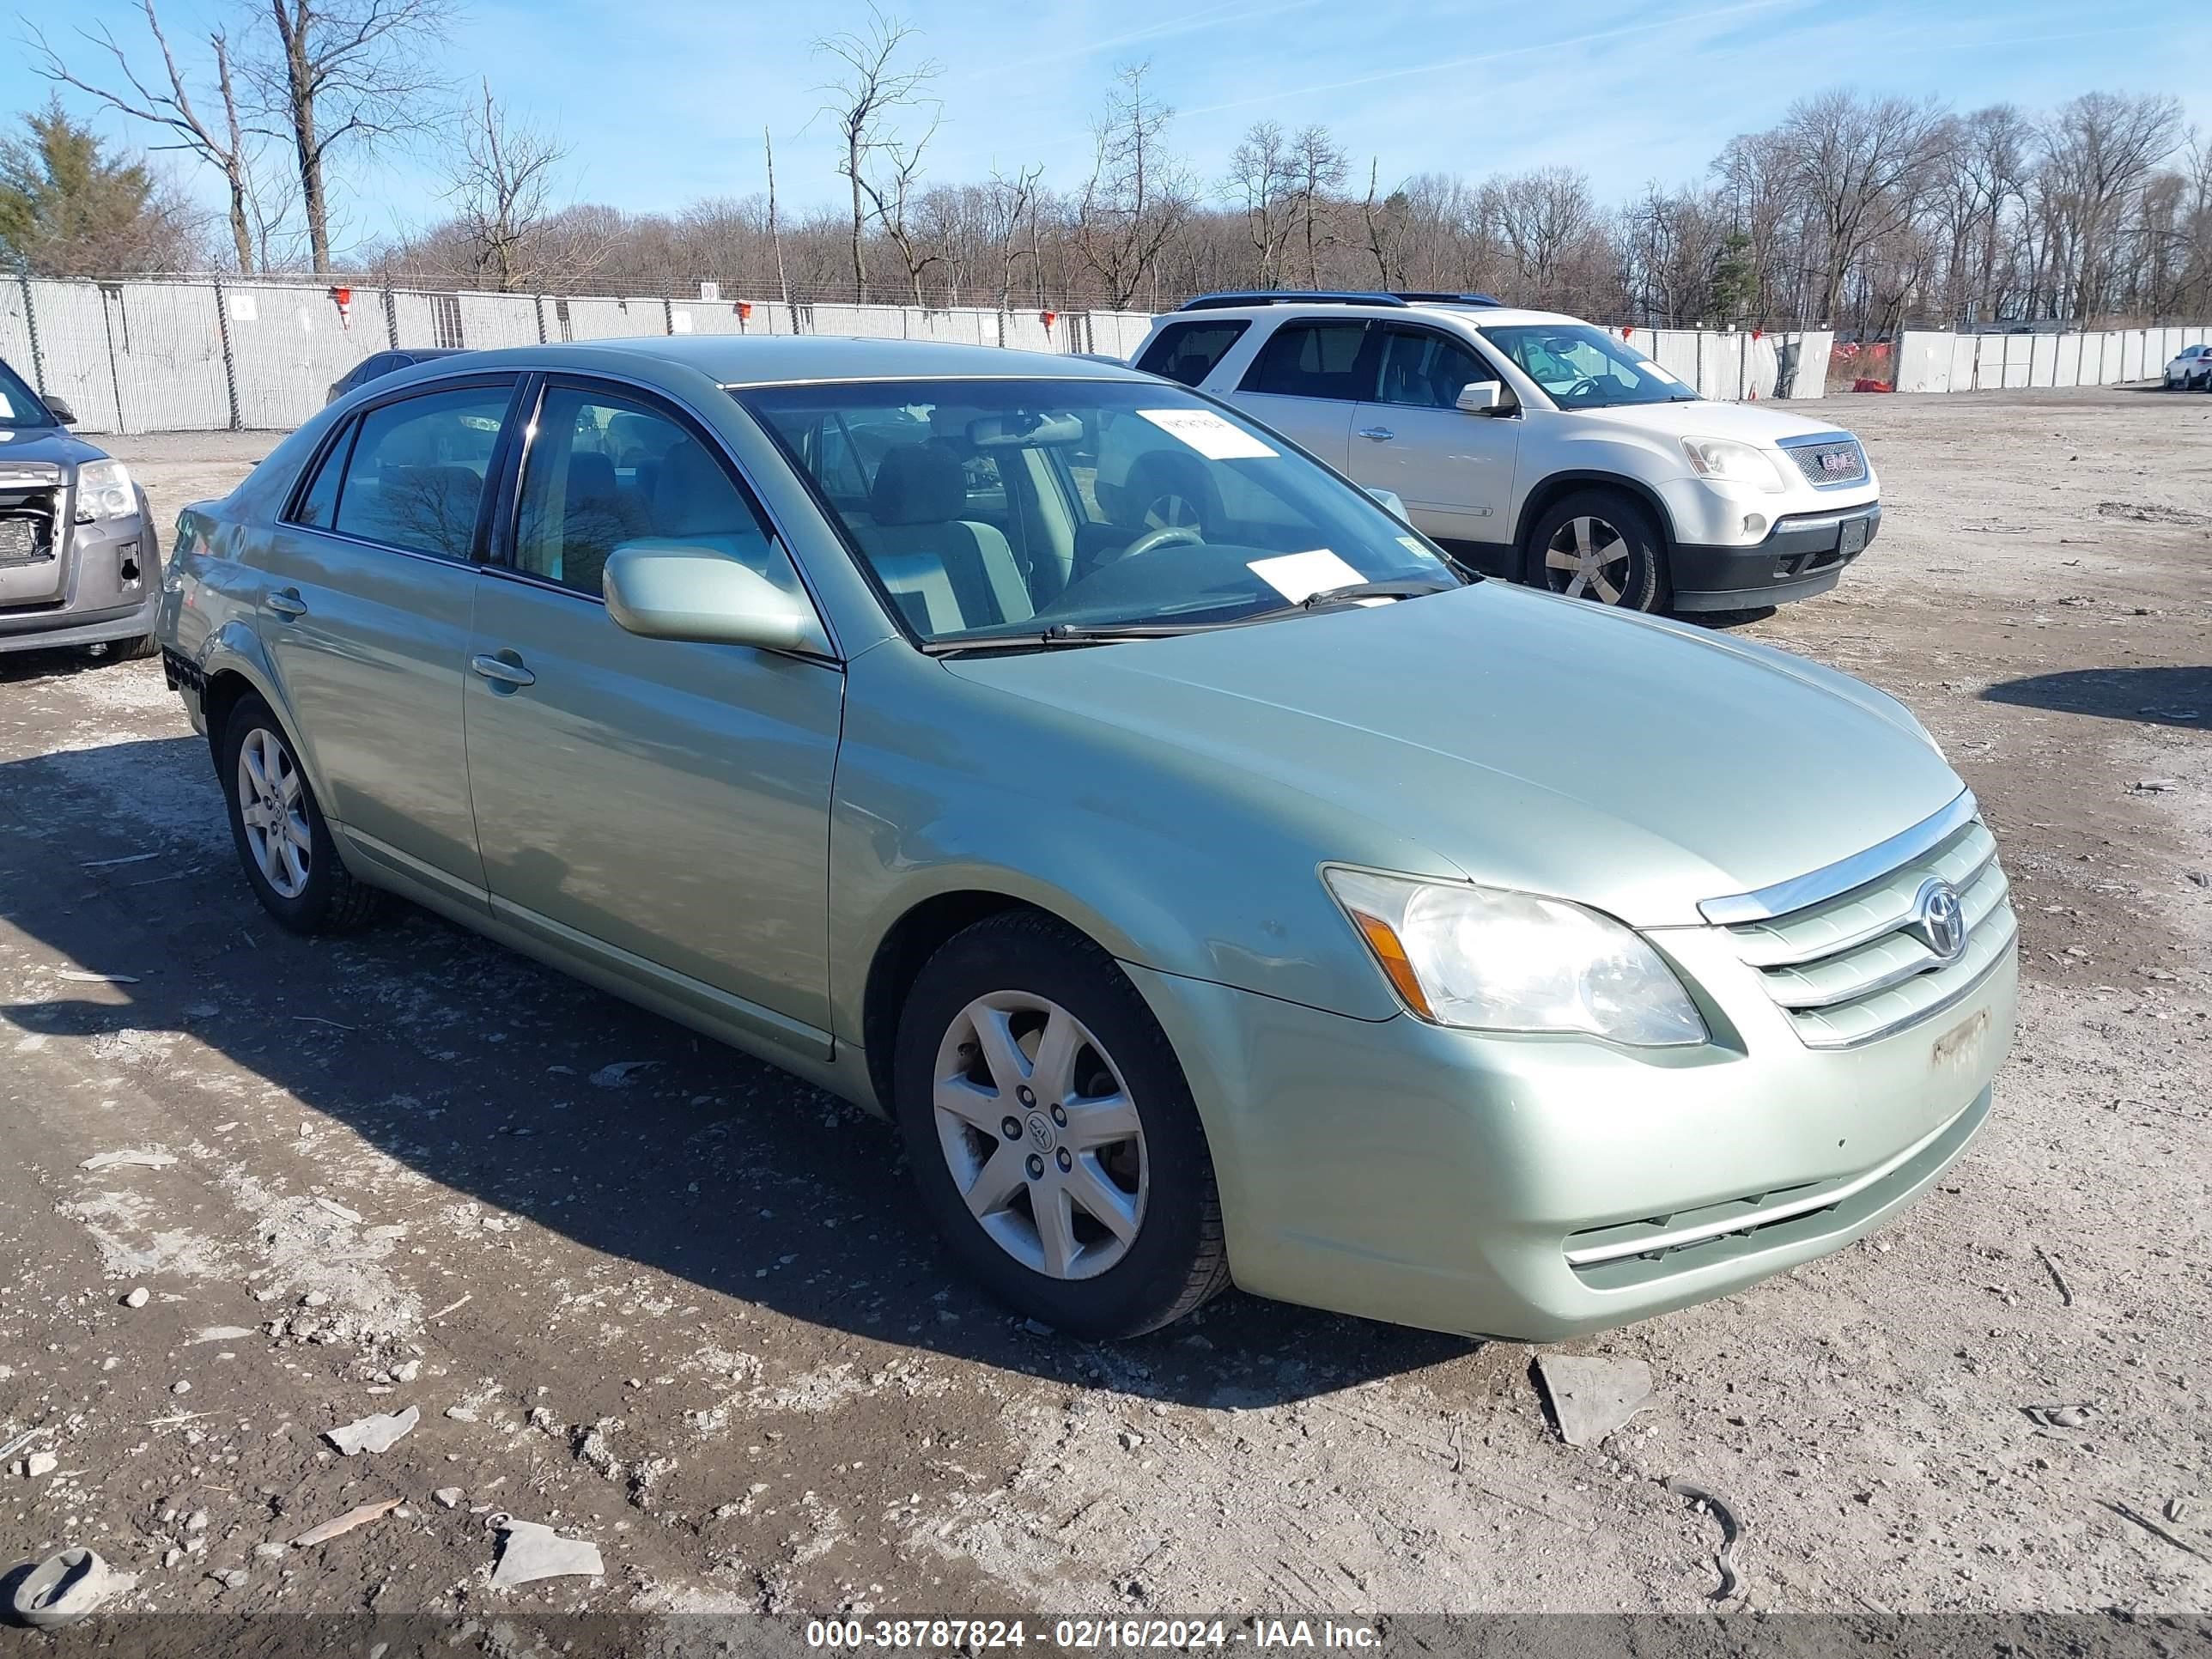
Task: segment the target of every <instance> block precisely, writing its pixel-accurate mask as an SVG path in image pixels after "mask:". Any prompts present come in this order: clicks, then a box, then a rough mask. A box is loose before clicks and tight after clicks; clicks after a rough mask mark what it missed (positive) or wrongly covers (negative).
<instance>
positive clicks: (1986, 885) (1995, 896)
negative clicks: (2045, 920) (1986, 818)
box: [1728, 818, 2019, 1048]
mask: <svg viewBox="0 0 2212 1659" xmlns="http://www.w3.org/2000/svg"><path fill="white" fill-rule="evenodd" d="M1996 850H1997V845H1996V837H1995V836H1992V835H1990V832H1989V829H1988V826H1986V825H1985V824H1984V823H1982V822H1981V820H1980V819H1979V818H1970V819H1968V820H1967V821H1966V823H1963V824H1961V825H1960V826H1959V828H1958V829H1955V830H1954V831H1952V832H1951V834H1950V835H1948V836H1946V837H1945V838H1944V839H1943V840H1942V841H1941V842H1938V843H1936V846H1934V847H1933V848H1929V850H1927V851H1926V852H1924V853H1923V854H1919V855H1917V856H1915V857H1912V858H1910V859H1907V860H1905V862H1903V863H1901V864H1899V865H1898V866H1895V867H1894V868H1893V869H1891V870H1890V871H1888V872H1887V873H1885V874H1883V875H1881V876H1877V877H1876V878H1874V879H1873V880H1871V881H1869V882H1865V883H1863V884H1861V885H1859V886H1857V887H1854V888H1853V889H1851V890H1850V891H1849V892H1846V893H1841V894H1838V895H1837V896H1835V897H1833V898H1828V899H1824V900H1822V901H1820V902H1818V903H1814V904H1809V905H1807V906H1806V907H1805V908H1802V909H1799V910H1793V911H1790V912H1789V913H1787V914H1786V915H1779V916H1775V917H1773V918H1771V919H1769V920H1765V921H1752V922H1745V923H1741V924H1740V925H1738V926H1735V927H1730V928H1729V930H1728V932H1729V935H1730V936H1731V937H1732V938H1733V939H1734V940H1735V946H1736V950H1737V951H1738V953H1739V954H1740V955H1741V957H1743V960H1744V961H1745V962H1746V963H1748V964H1749V965H1750V966H1752V967H1753V968H1755V969H1758V970H1759V976H1760V978H1761V980H1762V981H1764V982H1765V987H1766V991H1767V994H1768V995H1769V996H1771V997H1772V998H1773V999H1774V1000H1775V1001H1776V1002H1777V1003H1778V1004H1779V1005H1780V1006H1781V1007H1782V1008H1783V1010H1784V1012H1786V1013H1787V1014H1788V1015H1789V1017H1790V1024H1792V1025H1793V1026H1794V1027H1796V1031H1797V1035H1798V1036H1799V1038H1800V1039H1801V1040H1802V1041H1803V1042H1804V1043H1805V1044H1806V1046H1807V1047H1808V1048H1855V1047H1857V1045H1859V1044H1860V1043H1863V1042H1873V1041H1875V1039H1876V1038H1878V1037H1883V1036H1888V1035H1889V1034H1890V1033H1892V1032H1893V1031H1897V1030H1902V1029H1903V1028H1904V1027H1905V1026H1907V1025H1911V1024H1915V1023H1916V1022H1917V1021H1919V1020H1922V1019H1924V1018H1929V1016H1931V1015H1933V1014H1935V1013H1936V1012H1938V1011H1940V1010H1941V1009H1942V1008H1945V1007H1948V1006H1949V1005H1950V1004H1951V1003H1953V1002H1954V1001H1956V1000H1958V999H1959V998H1960V997H1962V996H1964V995H1965V994H1966V993H1967V992H1968V991H1969V990H1971V989H1972V987H1974V986H1975V985H1976V984H1978V983H1979V982H1980V981H1981V979H1982V976H1983V975H1984V974H1985V973H1987V972H1988V971H1989V969H1990V968H1992V967H1994V966H1995V965H1996V963H1997V962H1998V961H1999V959H2000V958H2002V957H2003V955H2004V954H2005V953H2006V952H2007V951H2009V950H2011V948H2012V945H2013V942H2014V940H2015V938H2016V937H2017V936H2018V933H2019V924H2018V922H2017V921H2016V920H2015V917H2014V915H2013V909H2012V905H2011V903H2010V902H2009V899H2008V886H2007V884H2006V881H2005V874H2004V871H2003V870H2002V868H2001V867H1999V866H1998V864H1997V859H1996ZM1930 880H1941V881H1945V882H1948V883H1949V884H1950V885H1951V886H1952V888H1953V889H1954V890H1956V892H1957V894H1958V896H1959V908H1960V921H1962V923H1963V924H1964V929H1963V931H1964V944H1963V945H1962V947H1961V949H1960V951H1959V953H1958V955H1957V956H1955V957H1952V958H1950V959H1948V960H1946V959H1945V958H1944V957H1941V956H1939V955H1938V954H1937V953H1936V951H1934V950H1932V949H1930V948H1929V945H1927V944H1926V943H1925V942H1924V941H1923V939H1922V938H1921V937H1920V935H1919V934H1918V933H1916V932H1914V931H1913V928H1914V924H1915V919H1916V911H1917V899H1918V896H1919V893H1920V890H1921V888H1922V887H1923V884H1926V883H1928V882H1929V881H1930Z"/></svg>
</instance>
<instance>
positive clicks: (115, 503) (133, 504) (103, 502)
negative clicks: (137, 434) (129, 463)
mask: <svg viewBox="0 0 2212 1659" xmlns="http://www.w3.org/2000/svg"><path fill="white" fill-rule="evenodd" d="M137 511H138V497H137V493H136V492H135V491H134V490H132V489H131V474H130V473H129V472H128V471H125V468H124V465H123V463H122V462H120V461H87V462H86V463H85V464H84V465H82V466H81V467H79V468H77V470H76V521H77V522H78V523H79V524H90V523H91V522H92V521H93V520H95V519H128V518H131V517H133V516H134V515H135V514H136V513H137Z"/></svg>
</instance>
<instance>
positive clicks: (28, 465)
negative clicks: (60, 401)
mask: <svg viewBox="0 0 2212 1659" xmlns="http://www.w3.org/2000/svg"><path fill="white" fill-rule="evenodd" d="M106 453H107V452H106V450H104V449H99V448H95V447H94V446H93V445H91V444H88V443H87V442H85V441H84V440H83V439H82V438H80V437H77V436H76V435H74V434H72V433H71V432H70V430H69V428H66V427H59V426H32V427H10V426H0V477H6V476H7V474H8V473H9V472H10V471H14V470H15V469H16V468H19V467H21V468H24V469H26V470H29V469H32V468H45V467H48V466H64V467H68V466H75V465H77V464H78V463H79V462H82V461H96V460H99V459H100V458H101V457H102V456H104V455H105V454H106Z"/></svg>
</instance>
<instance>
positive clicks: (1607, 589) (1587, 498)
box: [1523, 489, 1668, 611]
mask: <svg viewBox="0 0 2212 1659" xmlns="http://www.w3.org/2000/svg"><path fill="white" fill-rule="evenodd" d="M1523 568H1525V570H1526V571H1527V573H1528V577H1527V580H1528V585H1529V586H1532V587H1547V588H1549V589H1550V590H1551V591H1552V592H1554V593H1559V594H1563V595H1565V597H1567V598H1569V599H1593V600H1595V601H1596V602H1597V603H1599V604H1601V605H1615V606H1618V607H1619V608H1620V609H1621V610H1623V611H1656V610H1658V609H1660V608H1661V607H1662V605H1664V604H1665V603H1666V600H1667V598H1668V580H1667V544H1666V542H1665V539H1664V538H1662V536H1661V535H1660V533H1659V526H1658V524H1657V522H1656V520H1654V519H1653V518H1652V516H1651V513H1650V509H1649V508H1648V507H1645V506H1644V504H1643V502H1641V501H1638V500H1637V499H1636V498H1635V497H1634V496H1633V495H1629V494H1627V493H1626V491H1623V490H1619V489H1578V490H1577V491H1575V492H1574V494H1572V495H1564V496H1561V497H1560V498H1559V500H1558V501H1554V502H1553V504H1552V506H1551V507H1549V508H1548V509H1547V511H1546V512H1545V513H1544V515H1543V517H1541V519H1539V520H1536V523H1535V526H1534V528H1532V529H1531V530H1530V531H1529V532H1528V552H1527V556H1526V562H1525V563H1524V566H1523Z"/></svg>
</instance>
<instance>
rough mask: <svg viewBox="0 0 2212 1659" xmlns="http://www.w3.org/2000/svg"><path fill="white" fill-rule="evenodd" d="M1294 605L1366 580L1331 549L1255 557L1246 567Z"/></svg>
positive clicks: (1323, 548)
mask: <svg viewBox="0 0 2212 1659" xmlns="http://www.w3.org/2000/svg"><path fill="white" fill-rule="evenodd" d="M1244 568H1246V569H1247V570H1249V571H1250V572H1251V573H1252V574H1254V575H1255V576H1257V577H1258V578H1259V579H1260V580H1261V581H1263V582H1265V583H1267V586H1270V587H1272V588H1273V589H1274V590H1275V592H1278V593H1279V594H1281V595H1282V596H1283V597H1284V598H1285V599H1288V600H1289V601H1290V602H1291V604H1292V605H1296V604H1297V603H1298V602H1299V601H1300V600H1302V599H1311V598H1313V596H1314V595H1315V594H1316V593H1326V592H1328V591H1329V590H1330V589H1331V588H1334V587H1354V586H1358V584H1359V583H1361V582H1363V581H1364V580H1366V578H1365V577H1364V576H1362V575H1361V574H1359V573H1358V571H1357V570H1355V569H1353V568H1352V567H1351V566H1350V565H1348V564H1346V562H1344V561H1343V560H1342V559H1340V558H1339V557H1338V556H1336V555H1335V554H1334V553H1333V552H1331V551H1330V550H1328V548H1326V547H1322V548H1316V550H1314V551H1312V552H1310V553H1282V554H1278V555H1277V556H1275V557H1273V558H1272V559H1255V560H1253V561H1252V562H1251V563H1249V564H1248V565H1246V566H1245V567H1244Z"/></svg>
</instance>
